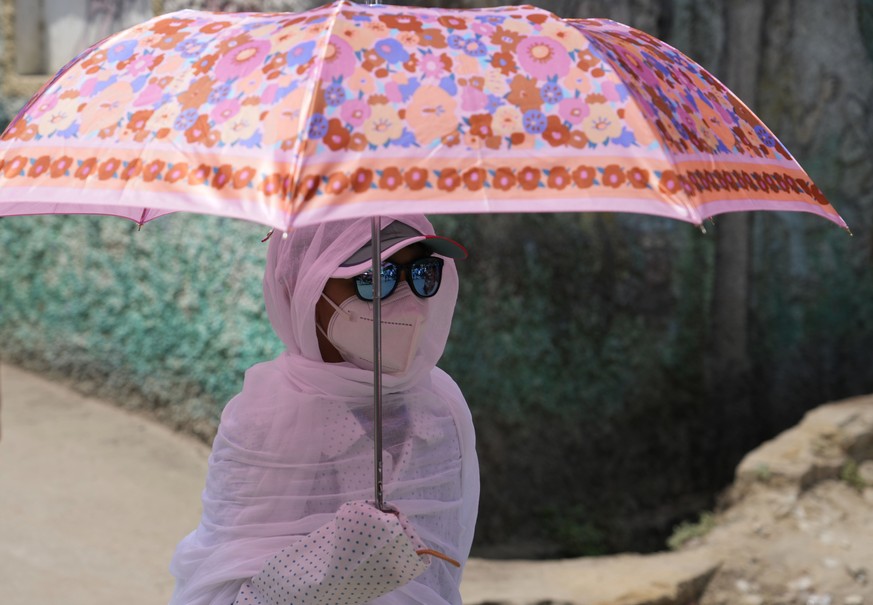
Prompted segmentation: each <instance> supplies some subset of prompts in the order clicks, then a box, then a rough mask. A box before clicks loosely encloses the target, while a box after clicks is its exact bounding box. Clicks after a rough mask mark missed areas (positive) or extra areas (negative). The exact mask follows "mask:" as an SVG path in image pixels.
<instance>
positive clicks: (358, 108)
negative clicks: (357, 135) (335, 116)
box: [340, 99, 370, 127]
mask: <svg viewBox="0 0 873 605" xmlns="http://www.w3.org/2000/svg"><path fill="white" fill-rule="evenodd" d="M340 116H341V117H342V120H343V122H345V123H346V124H349V125H350V126H354V127H357V126H361V125H362V124H363V123H364V122H365V121H366V120H367V118H369V117H370V105H369V104H368V103H367V102H366V101H363V100H361V99H354V100H352V101H346V102H345V103H343V104H342V107H341V108H340Z"/></svg>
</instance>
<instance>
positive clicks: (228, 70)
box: [215, 40, 270, 80]
mask: <svg viewBox="0 0 873 605" xmlns="http://www.w3.org/2000/svg"><path fill="white" fill-rule="evenodd" d="M269 52H270V43H269V42H267V41H265V40H252V41H251V42H246V43H244V44H240V45H239V46H237V47H235V48H232V49H231V50H230V51H228V52H227V53H226V54H225V55H224V56H222V57H221V58H220V59H219V60H218V62H217V63H216V64H215V77H216V78H217V79H219V80H230V79H231V78H242V77H245V76H247V75H249V74H250V73H252V72H253V71H254V70H255V69H257V68H258V66H260V65H261V63H262V62H263V59H264V57H266V56H267V53H269Z"/></svg>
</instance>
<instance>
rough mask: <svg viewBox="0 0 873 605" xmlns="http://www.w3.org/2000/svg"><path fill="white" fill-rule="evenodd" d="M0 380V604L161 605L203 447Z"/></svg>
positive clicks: (32, 385) (192, 511) (126, 417)
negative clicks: (0, 435) (170, 561)
mask: <svg viewBox="0 0 873 605" xmlns="http://www.w3.org/2000/svg"><path fill="white" fill-rule="evenodd" d="M0 380H2V382H0V384H2V402H3V403H2V409H0V418H2V438H0V595H2V597H0V600H2V601H3V602H4V603H8V604H10V605H50V604H51V605H54V604H56V603H64V604H65V605H80V604H81V605H85V604H87V605H104V604H105V605H109V604H110V603H111V604H113V605H117V604H118V603H124V604H125V605H140V604H141V605H155V604H159V603H166V602H167V600H168V599H169V596H170V593H171V592H172V587H173V582H172V577H171V576H170V574H169V572H168V571H167V565H168V563H169V560H170V556H171V555H172V552H173V549H174V548H175V545H176V543H177V542H178V541H179V539H181V538H182V537H183V536H184V535H185V534H186V533H187V532H189V531H190V530H191V529H193V528H194V527H195V526H196V524H197V520H198V518H199V515H200V491H201V490H202V487H203V481H204V478H205V472H206V458H207V455H208V449H207V448H206V447H205V446H204V445H203V444H202V443H199V442H197V441H195V440H193V439H190V438H186V437H184V436H181V435H178V434H175V433H173V432H172V431H170V430H168V429H166V428H164V427H162V426H160V425H158V424H156V423H154V422H152V421H149V420H147V419H145V418H142V417H140V416H137V415H135V414H132V413H130V412H127V411H124V410H122V409H120V408H118V407H115V406H112V405H109V404H107V403H104V402H101V401H96V400H93V399H88V398H86V397H82V396H80V395H77V394H76V393H74V392H73V391H71V390H70V389H68V388H65V387H63V386H60V385H57V384H53V383H51V382H48V381H46V380H43V379H41V378H39V377H38V376H35V375H33V374H30V373H27V372H24V371H23V370H20V369H18V368H15V367H11V366H8V365H5V366H0Z"/></svg>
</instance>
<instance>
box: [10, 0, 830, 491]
mask: <svg viewBox="0 0 873 605" xmlns="http://www.w3.org/2000/svg"><path fill="white" fill-rule="evenodd" d="M746 210H787V211H800V212H809V213H813V214H817V215H819V216H822V217H824V218H826V219H828V220H830V221H832V222H834V223H836V224H837V225H840V226H841V227H844V228H845V227H846V224H845V222H844V221H843V220H842V218H841V217H840V216H839V215H838V214H837V212H836V211H835V210H834V208H833V207H832V206H831V205H830V204H829V203H828V202H827V200H826V199H825V197H824V196H823V195H822V193H821V191H820V190H819V189H818V188H817V187H816V186H815V185H814V184H813V183H812V181H811V180H810V178H809V176H808V175H807V174H806V173H805V172H804V171H803V169H802V168H801V167H800V166H799V165H798V164H797V162H796V161H795V160H794V159H793V158H792V157H791V155H790V154H789V152H788V151H787V150H786V149H785V147H784V146H783V145H782V144H781V143H780V142H779V141H778V139H777V138H776V137H775V136H774V135H773V133H771V132H770V131H769V130H768V129H767V127H766V126H765V125H764V124H763V123H762V122H761V121H760V120H759V119H758V118H757V117H756V116H755V115H754V114H753V113H752V112H751V111H750V110H749V109H748V107H746V106H745V105H744V104H743V103H742V101H740V100H739V99H738V98H737V97H736V96H735V95H733V94H732V93H731V92H730V91H729V90H728V89H727V88H726V87H725V86H724V85H722V84H721V83H720V82H719V81H718V80H717V79H716V78H714V77H713V76H712V75H710V74H709V73H707V72H706V71H705V70H704V69H703V68H702V67H700V66H699V65H697V64H696V63H694V62H693V61H691V60H690V59H689V58H688V57H686V56H684V55H683V54H682V53H680V52H679V51H677V50H676V49H674V48H672V47H670V46H669V45H667V44H665V43H664V42H662V41H660V40H658V39H656V38H654V37H652V36H650V35H648V34H646V33H644V32H641V31H638V30H635V29H632V28H630V27H627V26H625V25H622V24H619V23H615V22H612V21H607V20H599V19H584V20H562V19H560V18H558V17H556V16H555V15H553V14H551V13H549V12H547V11H544V10H541V9H538V8H534V7H530V6H512V7H503V8H495V9H482V10H447V9H436V8H409V7H400V6H381V5H374V6H369V5H358V4H355V3H353V2H350V1H348V0H339V1H337V2H334V3H332V4H329V5H326V6H322V7H320V8H317V9H314V10H311V11H307V12H304V13H297V14H290V13H284V14H283V13H276V14H260V13H238V14H227V13H225V14H222V13H208V12H197V11H180V12H177V13H172V14H167V15H163V16H159V17H156V18H154V19H152V20H150V21H147V22H145V23H142V24H140V25H138V26H135V27H133V28H130V29H128V30H125V31H123V32H120V33H118V34H116V35H113V36H111V37H110V38H108V39H106V40H104V41H103V42H101V43H98V44H97V45H95V46H93V47H91V48H89V49H87V50H86V51H84V52H83V53H82V54H80V55H79V56H78V57H76V58H75V59H74V60H73V61H72V62H71V63H70V64H68V65H67V66H66V67H65V68H64V69H63V70H61V72H60V73H58V74H57V76H55V78H54V79H52V80H51V81H49V82H48V83H47V84H46V85H45V86H43V88H42V89H41V90H40V92H39V93H38V94H37V95H36V96H34V97H33V99H31V101H30V102H29V103H28V104H27V105H26V106H25V108H24V109H23V110H22V111H21V112H20V113H19V114H18V116H17V117H16V118H15V119H14V120H13V121H12V123H11V124H10V125H9V127H8V128H7V130H6V131H5V133H4V134H3V136H2V142H0V215H6V216H9V215H24V214H40V213H91V214H107V215H115V216H121V217H126V218H129V219H132V220H134V221H136V222H137V223H139V224H140V225H142V224H144V223H146V222H147V221H149V220H152V219H154V218H156V217H158V216H161V215H163V214H166V213H168V212H174V211H188V212H202V213H209V214H216V215H222V216H228V217H236V218H242V219H246V220H250V221H255V222H259V223H263V224H265V225H268V226H271V227H273V228H276V229H280V230H283V231H287V230H289V229H293V228H294V227H295V226H301V225H306V224H312V223H317V222H320V221H329V220H336V219H342V218H353V217H368V216H372V217H378V216H380V215H383V214H389V213H393V214H395V215H397V214H404V213H425V214H427V213H430V214H434V213H478V212H570V211H573V212H578V211H610V212H612V211H616V212H637V213H644V214H651V215H657V216H664V217H670V218H675V219H679V220H683V221H687V222H690V223H693V224H696V225H701V224H702V223H703V221H704V220H705V219H706V218H708V217H712V216H714V215H717V214H721V213H725V212H732V211H746ZM379 227H380V225H379V221H378V218H374V221H373V240H374V242H376V245H374V247H373V248H374V250H378V248H379V246H378V238H379V233H380V229H379ZM373 263H374V264H373V267H374V272H375V271H376V270H377V269H378V266H379V259H378V256H377V255H374V258H373ZM375 284H376V287H377V288H378V287H379V286H380V280H375ZM376 300H377V301H378V300H379V296H378V293H377V295H376ZM378 313H379V304H378V303H377V304H376V305H375V315H376V320H377V321H376V325H377V326H378V317H379V315H378ZM379 346H380V345H379V331H378V328H377V329H376V330H375V332H374V347H375V348H376V350H377V351H378V348H379ZM376 358H377V360H378V359H379V357H378V353H377V356H376ZM374 377H375V378H374V383H375V385H374V389H375V391H374V393H375V400H376V410H377V411H376V418H377V420H378V418H379V417H380V414H379V412H378V409H379V397H380V393H381V373H380V370H379V364H378V362H377V363H376V370H374ZM376 426H377V427H378V426H379V423H378V422H377V423H376ZM379 442H380V439H379V433H378V430H377V434H376V484H377V496H376V501H377V503H379V506H380V507H381V506H382V495H381V461H380V455H381V446H380V444H379Z"/></svg>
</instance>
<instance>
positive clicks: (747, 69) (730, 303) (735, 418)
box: [708, 0, 764, 456]
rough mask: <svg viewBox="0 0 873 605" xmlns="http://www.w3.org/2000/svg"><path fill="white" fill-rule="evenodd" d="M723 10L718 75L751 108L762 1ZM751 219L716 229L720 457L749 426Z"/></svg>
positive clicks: (712, 387)
mask: <svg viewBox="0 0 873 605" xmlns="http://www.w3.org/2000/svg"><path fill="white" fill-rule="evenodd" d="M724 10H725V20H724V23H725V27H726V35H725V38H724V39H725V48H724V55H723V65H722V69H721V72H722V73H723V74H724V77H725V80H726V82H725V83H726V84H727V85H728V87H729V88H730V89H731V90H733V91H734V93H736V95H737V96H739V97H740V98H741V99H742V100H743V101H744V102H745V103H746V104H747V105H749V106H751V107H752V108H754V105H755V97H756V93H757V88H758V86H757V77H758V71H759V70H758V66H759V56H760V54H761V34H762V30H761V26H762V22H763V17H764V3H763V1H762V0H737V1H735V2H730V3H726V4H725V9H724ZM751 220H752V219H751V216H750V215H749V214H747V213H742V214H736V213H734V214H728V215H723V216H720V217H718V221H717V226H716V229H715V271H714V282H713V294H712V303H711V322H712V323H711V326H710V330H711V332H710V360H709V368H708V383H709V384H708V391H709V393H710V396H711V401H712V404H713V405H714V406H716V409H715V410H714V411H713V412H714V413H713V418H714V419H717V420H718V422H715V423H713V426H714V427H717V431H718V435H719V438H718V439H717V440H715V442H714V443H712V445H713V446H716V447H718V451H719V452H721V455H723V456H732V455H733V456H736V455H738V454H740V453H742V452H743V451H744V450H745V446H746V442H748V441H749V438H750V431H749V427H750V426H751V424H750V423H753V422H754V419H753V417H752V402H751V395H752V389H751V384H750V380H751V364H750V363H749V345H748V336H749V332H748V324H749V282H750V250H751Z"/></svg>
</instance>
